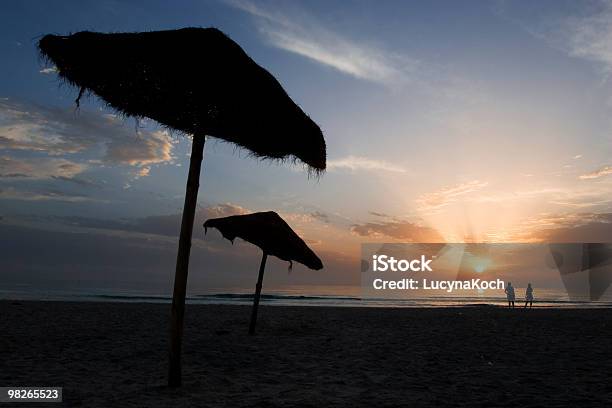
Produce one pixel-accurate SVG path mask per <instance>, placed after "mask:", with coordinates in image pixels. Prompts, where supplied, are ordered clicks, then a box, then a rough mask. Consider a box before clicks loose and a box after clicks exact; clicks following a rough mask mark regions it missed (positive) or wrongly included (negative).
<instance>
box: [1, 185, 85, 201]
mask: <svg viewBox="0 0 612 408" xmlns="http://www.w3.org/2000/svg"><path fill="white" fill-rule="evenodd" d="M0 199H2V200H19V201H65V202H70V203H80V202H86V201H97V200H94V199H92V198H89V197H86V196H83V195H74V194H69V193H65V192H63V191H59V190H45V191H27V190H18V189H16V188H14V187H8V188H0Z"/></svg>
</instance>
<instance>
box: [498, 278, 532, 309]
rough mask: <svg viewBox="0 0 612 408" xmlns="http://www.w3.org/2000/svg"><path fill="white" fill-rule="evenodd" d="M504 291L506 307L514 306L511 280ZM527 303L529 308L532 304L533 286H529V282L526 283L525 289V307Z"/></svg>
mask: <svg viewBox="0 0 612 408" xmlns="http://www.w3.org/2000/svg"><path fill="white" fill-rule="evenodd" d="M504 292H506V297H507V298H508V307H511V308H514V300H515V294H514V286H512V282H508V285H506V289H504ZM528 303H529V308H530V309H531V307H532V306H533V288H532V287H531V283H528V284H527V289H526V290H525V306H524V307H525V308H527V304H528Z"/></svg>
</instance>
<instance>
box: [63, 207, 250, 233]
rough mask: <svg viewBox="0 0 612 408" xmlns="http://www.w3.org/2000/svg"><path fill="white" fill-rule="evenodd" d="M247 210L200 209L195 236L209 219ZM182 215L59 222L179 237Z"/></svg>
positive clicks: (72, 218) (81, 219) (68, 219)
mask: <svg viewBox="0 0 612 408" xmlns="http://www.w3.org/2000/svg"><path fill="white" fill-rule="evenodd" d="M247 212H249V211H248V210H247V209H245V208H243V207H241V206H239V205H236V204H232V203H224V204H218V205H215V206H210V207H205V208H200V209H198V210H197V211H196V216H195V224H194V236H202V235H203V234H204V229H203V228H202V225H203V224H204V221H206V220H207V219H209V218H217V217H228V216H230V215H238V214H245V213H247ZM181 218H182V215H181V214H168V215H154V216H149V217H143V218H136V219H123V220H101V219H97V218H87V217H60V218H58V220H60V221H63V222H67V223H69V224H70V225H73V226H79V227H86V228H99V229H108V230H118V231H126V232H141V233H145V234H154V235H163V236H167V237H178V235H179V232H180V227H181Z"/></svg>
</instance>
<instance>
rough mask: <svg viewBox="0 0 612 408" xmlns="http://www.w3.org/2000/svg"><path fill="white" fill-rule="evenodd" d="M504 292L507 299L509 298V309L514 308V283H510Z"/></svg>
mask: <svg viewBox="0 0 612 408" xmlns="http://www.w3.org/2000/svg"><path fill="white" fill-rule="evenodd" d="M504 292H506V297H507V298H508V307H509V308H510V307H512V308H514V286H512V282H508V285H507V286H506V289H504Z"/></svg>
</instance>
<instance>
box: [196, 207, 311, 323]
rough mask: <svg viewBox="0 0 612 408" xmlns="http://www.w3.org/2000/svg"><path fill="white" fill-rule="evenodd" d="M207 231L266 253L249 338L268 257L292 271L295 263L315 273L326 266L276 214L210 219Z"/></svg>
mask: <svg viewBox="0 0 612 408" xmlns="http://www.w3.org/2000/svg"><path fill="white" fill-rule="evenodd" d="M208 228H216V229H218V230H219V231H220V232H221V234H222V235H223V237H225V238H227V239H229V240H230V241H232V243H233V242H234V239H236V238H237V237H238V238H242V239H243V240H245V241H247V242H250V243H251V244H253V245H257V246H258V247H259V248H260V249H261V250H262V252H263V255H262V257H261V265H260V266H259V276H258V277H257V285H255V297H254V299H253V310H252V312H251V323H250V324H249V334H255V324H256V323H257V308H258V306H259V298H260V296H261V285H262V283H263V276H264V269H265V267H266V259H267V258H268V255H274V256H276V257H277V258H280V259H282V260H283V261H287V262H289V267H290V268H291V266H292V265H293V261H296V262H299V263H301V264H303V265H305V266H307V267H309V268H310V269H314V270H319V269H321V268H323V263H322V262H321V260H320V259H319V257H318V256H317V255H316V254H315V253H314V252H313V251H312V249H310V248H309V247H308V245H306V243H305V242H304V241H303V240H302V238H300V237H299V236H298V235H297V234H296V233H295V232H294V231H293V230H292V229H291V227H290V226H289V225H288V224H287V223H286V222H285V220H283V219H282V218H281V217H280V216H279V215H278V214H277V213H275V212H274V211H267V212H258V213H253V214H247V215H232V216H230V217H223V218H211V219H209V220H207V221H206V222H205V223H204V233H206V231H207V229H208Z"/></svg>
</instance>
